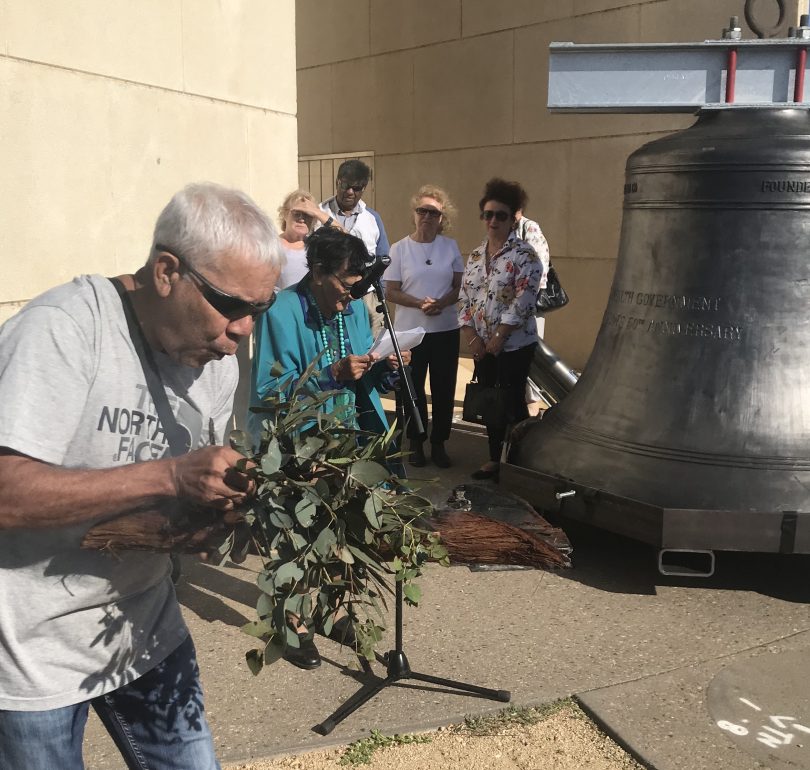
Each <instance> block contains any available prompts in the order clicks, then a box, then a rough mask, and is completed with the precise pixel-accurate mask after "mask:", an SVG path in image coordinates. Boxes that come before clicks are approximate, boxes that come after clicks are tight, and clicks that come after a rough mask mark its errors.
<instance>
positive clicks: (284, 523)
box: [267, 510, 294, 529]
mask: <svg viewBox="0 0 810 770" xmlns="http://www.w3.org/2000/svg"><path fill="white" fill-rule="evenodd" d="M267 518H268V519H269V520H270V523H271V524H272V525H273V526H274V527H278V528H279V529H290V528H291V527H292V526H294V525H293V520H292V516H290V515H289V514H287V513H285V512H284V511H278V510H277V511H270V514H269V516H268V517H267Z"/></svg>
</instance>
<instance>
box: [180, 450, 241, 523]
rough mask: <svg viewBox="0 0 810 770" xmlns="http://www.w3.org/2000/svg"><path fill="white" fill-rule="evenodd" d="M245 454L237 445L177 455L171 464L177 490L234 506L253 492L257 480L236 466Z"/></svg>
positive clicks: (199, 499) (205, 502)
mask: <svg viewBox="0 0 810 770" xmlns="http://www.w3.org/2000/svg"><path fill="white" fill-rule="evenodd" d="M243 459H244V457H243V455H241V454H240V453H239V452H237V451H236V450H235V449H231V448H230V447H224V446H210V447H205V449H198V450H196V451H194V452H189V453H188V454H185V455H181V456H180V457H175V458H173V460H172V464H171V474H172V481H173V483H174V488H175V494H176V495H177V497H178V498H180V499H187V500H193V501H194V502H197V503H201V504H202V505H210V506H212V507H214V508H220V509H223V510H231V509H232V508H234V507H236V506H237V505H240V504H241V503H243V502H244V501H245V499H246V498H247V497H248V496H249V495H250V494H252V493H253V491H254V489H253V488H254V486H255V485H254V483H253V480H252V479H251V478H250V477H249V476H247V475H246V474H244V473H242V472H241V471H238V470H237V469H236V467H235V466H236V463H237V462H239V460H243Z"/></svg>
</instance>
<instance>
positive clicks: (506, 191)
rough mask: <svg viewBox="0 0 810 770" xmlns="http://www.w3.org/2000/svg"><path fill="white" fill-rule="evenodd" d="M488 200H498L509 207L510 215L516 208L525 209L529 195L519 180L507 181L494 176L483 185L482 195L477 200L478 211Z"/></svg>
mask: <svg viewBox="0 0 810 770" xmlns="http://www.w3.org/2000/svg"><path fill="white" fill-rule="evenodd" d="M489 201H498V203H503V205H504V206H507V207H508V208H509V211H510V212H511V214H512V216H514V215H515V212H516V211H517V210H518V209H525V208H526V204H527V203H528V202H529V196H528V195H526V191H525V190H524V189H523V187H522V186H521V185H520V183H519V182H507V181H506V180H505V179H499V178H498V177H495V178H494V179H490V180H489V181H488V182H487V184H486V187H484V197H483V198H481V200H480V201H478V208H479V210H480V211H483V210H484V206H485V205H486V204H487V203H488V202H489Z"/></svg>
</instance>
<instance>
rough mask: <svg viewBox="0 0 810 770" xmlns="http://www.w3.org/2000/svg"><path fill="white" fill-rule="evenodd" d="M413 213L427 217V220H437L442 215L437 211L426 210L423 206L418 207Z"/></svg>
mask: <svg viewBox="0 0 810 770" xmlns="http://www.w3.org/2000/svg"><path fill="white" fill-rule="evenodd" d="M414 211H415V212H416V214H417V216H420V217H428V219H439V218H440V217H441V215H442V212H441V211H439V210H438V209H428V208H425V207H424V206H418V207H417V208H415V209H414Z"/></svg>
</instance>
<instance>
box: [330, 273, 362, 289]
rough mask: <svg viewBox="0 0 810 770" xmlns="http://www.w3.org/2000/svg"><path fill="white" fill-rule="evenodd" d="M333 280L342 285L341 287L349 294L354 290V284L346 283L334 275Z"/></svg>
mask: <svg viewBox="0 0 810 770" xmlns="http://www.w3.org/2000/svg"><path fill="white" fill-rule="evenodd" d="M332 278H334V279H335V280H336V281H337V282H338V283H339V284H340V285H341V287H342V288H343V291H345V292H347V293H348V292H350V291H351V290H352V289H353V288H354V284H353V283H346V281H344V280H342V279H340V278H338V277H337V276H336V275H332ZM358 278H360V276H358Z"/></svg>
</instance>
